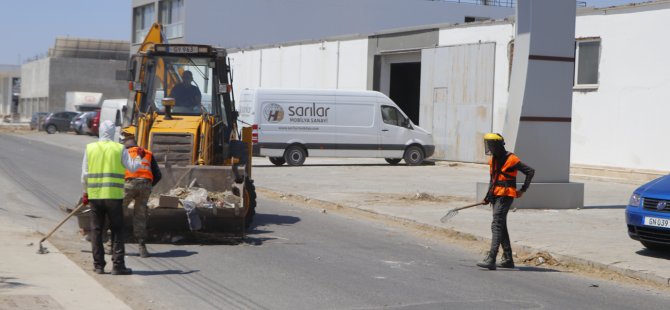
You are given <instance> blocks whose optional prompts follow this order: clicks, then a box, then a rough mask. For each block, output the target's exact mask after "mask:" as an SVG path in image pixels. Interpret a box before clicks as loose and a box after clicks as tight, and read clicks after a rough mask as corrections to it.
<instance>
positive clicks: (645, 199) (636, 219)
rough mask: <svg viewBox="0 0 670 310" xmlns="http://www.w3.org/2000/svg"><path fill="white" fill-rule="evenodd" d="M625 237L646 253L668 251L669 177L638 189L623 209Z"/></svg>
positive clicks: (669, 235) (669, 247)
mask: <svg viewBox="0 0 670 310" xmlns="http://www.w3.org/2000/svg"><path fill="white" fill-rule="evenodd" d="M626 224H628V236H630V237H631V238H632V239H634V240H638V241H640V243H642V245H644V246H645V247H646V248H648V249H650V250H670V175H666V176H663V177H660V178H658V179H656V180H653V181H651V182H649V183H647V184H644V185H642V186H640V187H638V188H637V189H636V190H635V191H633V194H632V195H631V197H630V199H629V201H628V206H627V207H626Z"/></svg>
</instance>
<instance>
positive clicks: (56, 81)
mask: <svg viewBox="0 0 670 310" xmlns="http://www.w3.org/2000/svg"><path fill="white" fill-rule="evenodd" d="M125 68H126V61H121V60H99V59H85V58H51V57H49V58H43V59H39V60H36V61H32V62H29V63H26V64H23V65H22V66H21V77H22V81H21V82H22V84H21V100H20V103H19V113H20V114H21V120H24V121H25V120H28V119H30V116H31V115H32V113H34V112H54V111H62V110H65V93H66V92H68V91H82V92H99V93H103V98H126V97H127V96H128V86H127V84H126V82H125V81H117V80H116V71H117V70H125Z"/></svg>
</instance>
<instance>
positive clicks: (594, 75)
mask: <svg viewBox="0 0 670 310" xmlns="http://www.w3.org/2000/svg"><path fill="white" fill-rule="evenodd" d="M575 46H576V49H577V50H576V51H575V55H576V56H577V57H576V58H575V85H574V86H575V88H598V67H599V63H600V38H595V39H577V41H576V44H575Z"/></svg>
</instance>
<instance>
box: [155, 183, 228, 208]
mask: <svg viewBox="0 0 670 310" xmlns="http://www.w3.org/2000/svg"><path fill="white" fill-rule="evenodd" d="M166 196H167V197H172V198H174V199H177V200H178V201H179V203H178V204H177V205H178V206H177V207H178V208H183V207H184V202H187V201H188V202H190V203H189V205H195V206H196V207H200V208H235V206H236V205H237V206H239V204H240V202H241V199H240V197H239V196H236V195H235V194H233V192H231V191H223V192H215V191H212V192H210V191H208V190H206V189H204V188H199V187H189V188H184V187H177V188H173V189H171V190H170V191H169V192H168V193H166V194H155V193H154V194H151V197H150V198H149V202H148V203H147V205H148V206H149V207H150V208H158V207H166V206H161V205H160V201H161V197H162V198H163V199H165V198H166Z"/></svg>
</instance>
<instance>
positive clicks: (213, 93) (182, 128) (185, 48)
mask: <svg viewBox="0 0 670 310" xmlns="http://www.w3.org/2000/svg"><path fill="white" fill-rule="evenodd" d="M165 42H166V40H165V39H164V35H163V31H162V26H161V25H160V24H154V25H153V26H152V27H151V29H150V31H149V32H148V34H147V36H146V37H145V39H144V42H143V43H142V45H141V47H140V48H139V50H138V52H137V54H135V55H133V56H132V57H131V59H130V60H129V62H128V70H127V73H128V80H129V90H130V95H129V98H128V104H127V105H126V107H125V108H124V109H125V110H124V112H123V116H122V120H121V123H122V124H121V125H122V134H123V136H124V137H134V138H135V140H136V141H137V145H138V146H140V147H143V148H145V149H148V150H150V151H151V152H152V153H153V155H154V158H155V159H156V161H157V162H158V163H159V166H160V167H161V171H162V174H163V178H162V180H161V181H160V182H159V183H158V184H157V185H156V186H155V187H154V189H153V191H152V194H153V195H160V194H166V193H168V192H169V191H170V190H173V189H175V188H189V187H198V188H204V189H206V190H207V191H210V192H224V191H226V192H228V191H229V192H231V193H233V195H235V196H237V200H236V201H237V202H236V203H225V204H215V203H208V204H205V205H204V206H203V205H200V206H198V207H197V212H196V213H197V214H198V216H199V219H200V220H201V223H202V225H201V226H202V228H201V231H203V232H216V233H232V234H235V235H238V236H239V235H244V231H245V230H246V228H247V227H249V225H250V224H251V222H252V220H253V217H254V214H255V207H256V192H255V187H254V184H253V180H252V178H251V153H252V152H251V149H252V142H251V128H248V127H247V128H241V129H240V128H238V124H237V116H238V113H237V111H236V110H235V104H234V101H233V100H234V99H233V93H232V73H231V70H230V64H229V61H228V58H227V53H226V50H225V49H222V48H215V47H212V46H208V45H194V44H166V43H165ZM160 198H161V199H160V203H159V206H158V207H156V208H151V209H150V212H149V219H148V230H149V234H150V235H152V234H153V235H157V234H159V233H166V232H167V233H178V232H188V231H189V230H191V229H192V228H193V226H192V225H191V226H189V221H188V219H187V213H186V212H185V211H184V210H185V209H184V208H183V207H181V204H178V203H177V200H176V199H173V197H170V196H161V197H160ZM80 217H83V216H80ZM83 221H87V219H84V218H80V227H81V226H88V225H87V223H82V222H83ZM130 223H132V222H131V221H130V219H129V218H126V224H127V225H126V226H132V225H131V224H130Z"/></svg>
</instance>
